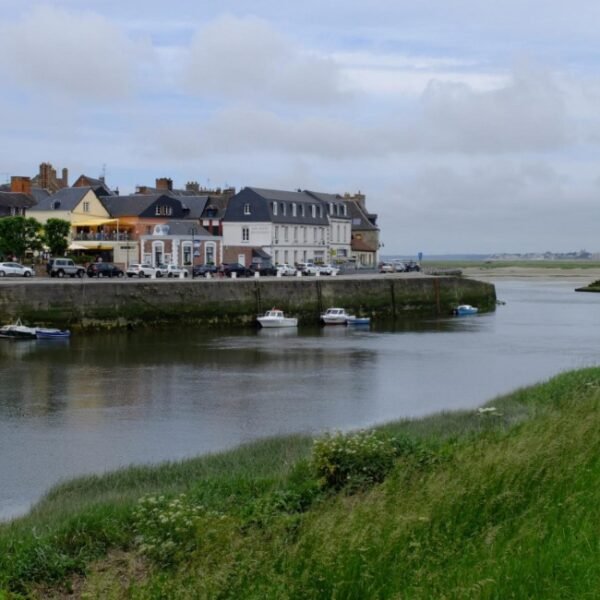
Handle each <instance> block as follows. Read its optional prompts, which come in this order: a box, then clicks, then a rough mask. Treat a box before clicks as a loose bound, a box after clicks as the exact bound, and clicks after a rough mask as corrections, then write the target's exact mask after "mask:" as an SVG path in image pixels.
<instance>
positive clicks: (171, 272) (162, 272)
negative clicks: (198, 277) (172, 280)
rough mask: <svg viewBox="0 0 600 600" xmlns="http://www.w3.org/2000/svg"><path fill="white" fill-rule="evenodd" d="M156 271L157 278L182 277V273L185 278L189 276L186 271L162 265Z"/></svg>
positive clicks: (173, 266)
mask: <svg viewBox="0 0 600 600" xmlns="http://www.w3.org/2000/svg"><path fill="white" fill-rule="evenodd" d="M155 271H156V276H157V277H180V276H181V274H182V273H183V276H184V277H187V276H188V272H187V270H186V269H182V268H181V267H177V266H175V265H164V264H160V265H158V266H157V267H156V269H155Z"/></svg>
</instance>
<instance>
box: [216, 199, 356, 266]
mask: <svg viewBox="0 0 600 600" xmlns="http://www.w3.org/2000/svg"><path fill="white" fill-rule="evenodd" d="M350 243H351V220H350V216H349V215H348V214H347V209H345V208H344V201H343V199H342V198H340V197H339V196H334V195H330V194H318V193H315V192H307V191H296V192H288V191H283V190H271V189H264V188H250V187H247V188H244V189H243V190H241V191H240V192H239V193H238V194H236V195H235V196H233V198H231V199H230V200H229V204H228V206H227V210H226V213H225V217H224V218H223V247H224V249H223V253H224V262H240V263H242V264H245V265H249V264H251V263H252V262H254V263H264V262H268V261H269V259H268V258H267V257H270V262H271V263H273V264H283V263H289V264H294V263H300V262H311V261H314V262H317V263H328V262H330V261H331V260H332V259H336V258H337V257H349V256H350Z"/></svg>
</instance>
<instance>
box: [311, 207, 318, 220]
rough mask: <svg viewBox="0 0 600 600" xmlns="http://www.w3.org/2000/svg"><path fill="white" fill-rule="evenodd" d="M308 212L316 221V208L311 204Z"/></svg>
mask: <svg viewBox="0 0 600 600" xmlns="http://www.w3.org/2000/svg"><path fill="white" fill-rule="evenodd" d="M310 210H311V212H312V218H313V219H316V218H317V207H316V206H315V205H314V204H311V205H310Z"/></svg>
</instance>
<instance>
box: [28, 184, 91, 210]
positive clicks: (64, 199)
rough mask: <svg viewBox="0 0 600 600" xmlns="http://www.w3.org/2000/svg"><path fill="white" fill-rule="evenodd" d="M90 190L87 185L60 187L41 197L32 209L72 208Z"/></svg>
mask: <svg viewBox="0 0 600 600" xmlns="http://www.w3.org/2000/svg"><path fill="white" fill-rule="evenodd" d="M90 190H91V188H89V187H81V188H62V189H61V190H58V192H56V193H54V194H50V195H48V196H46V197H43V198H41V199H40V200H39V201H38V204H37V206H35V207H33V208H32V209H31V210H32V211H42V210H73V209H74V208H75V207H76V206H77V205H78V204H79V203H80V202H81V200H82V199H83V197H84V196H85V195H86V194H87V193H88V192H89V191H90Z"/></svg>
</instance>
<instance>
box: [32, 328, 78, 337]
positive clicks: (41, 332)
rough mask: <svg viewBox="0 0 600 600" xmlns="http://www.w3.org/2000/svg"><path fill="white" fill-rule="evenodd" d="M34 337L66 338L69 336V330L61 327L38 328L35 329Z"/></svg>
mask: <svg viewBox="0 0 600 600" xmlns="http://www.w3.org/2000/svg"><path fill="white" fill-rule="evenodd" d="M35 337H36V338H37V339H38V340H67V339H69V338H70V337H71V332H70V331H69V330H62V329H43V328H38V329H36V330H35Z"/></svg>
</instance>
